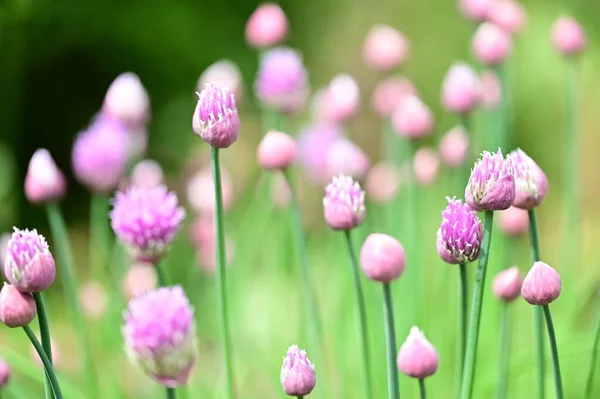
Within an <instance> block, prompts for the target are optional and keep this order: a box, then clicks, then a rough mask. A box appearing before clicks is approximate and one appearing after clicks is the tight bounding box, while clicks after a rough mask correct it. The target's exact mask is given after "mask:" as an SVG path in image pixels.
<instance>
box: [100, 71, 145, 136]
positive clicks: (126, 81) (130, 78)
mask: <svg viewBox="0 0 600 399" xmlns="http://www.w3.org/2000/svg"><path fill="white" fill-rule="evenodd" d="M102 111H103V112H106V113H107V114H110V115H112V117H113V118H116V119H118V120H120V121H121V122H123V123H124V124H126V125H129V126H135V125H141V124H144V123H145V122H146V120H147V119H148V117H149V115H150V99H149V98H148V93H147V92H146V89H144V86H143V85H142V82H141V81H140V78H139V77H138V76H137V75H136V74H135V73H133V72H126V73H122V74H121V75H119V76H117V78H116V79H115V80H114V81H113V82H112V83H111V85H110V87H109V88H108V91H107V92H106V96H105V97H104V104H103V105H102Z"/></svg>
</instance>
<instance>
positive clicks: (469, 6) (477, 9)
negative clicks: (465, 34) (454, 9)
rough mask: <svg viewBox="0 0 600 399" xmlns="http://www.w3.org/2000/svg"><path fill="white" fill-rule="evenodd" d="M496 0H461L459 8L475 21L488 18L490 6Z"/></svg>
mask: <svg viewBox="0 0 600 399" xmlns="http://www.w3.org/2000/svg"><path fill="white" fill-rule="evenodd" d="M493 2H494V0H459V2H458V9H459V11H460V12H461V13H462V14H463V16H464V17H465V18H467V19H470V20H472V21H475V22H480V21H483V20H484V19H485V18H486V15H487V11H488V8H489V7H490V5H491V4H492V3H493Z"/></svg>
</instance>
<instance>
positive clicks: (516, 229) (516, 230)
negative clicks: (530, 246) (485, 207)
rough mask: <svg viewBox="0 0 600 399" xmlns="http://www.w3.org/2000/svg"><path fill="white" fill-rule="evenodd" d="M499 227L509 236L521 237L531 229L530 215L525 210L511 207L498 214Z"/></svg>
mask: <svg viewBox="0 0 600 399" xmlns="http://www.w3.org/2000/svg"><path fill="white" fill-rule="evenodd" d="M498 225H499V226H500V230H502V232H503V233H504V234H506V235H508V236H521V235H523V234H525V233H527V230H528V229H529V215H528V214H527V211H526V210H525V209H519V208H517V207H515V206H511V207H510V208H508V209H506V210H504V211H500V212H498Z"/></svg>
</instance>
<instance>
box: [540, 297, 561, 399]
mask: <svg viewBox="0 0 600 399" xmlns="http://www.w3.org/2000/svg"><path fill="white" fill-rule="evenodd" d="M542 309H543V310H544V317H545V318H546V328H547V330H548V340H549V341H550V351H551V352H552V368H553V370H554V388H555V390H556V399H563V398H564V397H565V394H564V392H563V385H562V377H561V375H560V363H559V361H558V346H557V345H556V334H555V333H554V324H553V323H552V315H551V314H550V307H549V306H548V305H544V306H542Z"/></svg>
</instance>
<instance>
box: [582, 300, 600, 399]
mask: <svg viewBox="0 0 600 399" xmlns="http://www.w3.org/2000/svg"><path fill="white" fill-rule="evenodd" d="M599 345H600V311H599V312H598V322H597V325H596V335H595V336H594V345H593V347H592V360H591V362H590V372H589V373H588V378H587V383H586V384H585V399H591V398H592V390H593V389H594V377H595V376H596V363H597V362H598V349H599Z"/></svg>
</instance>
